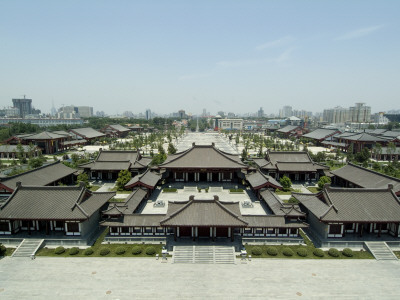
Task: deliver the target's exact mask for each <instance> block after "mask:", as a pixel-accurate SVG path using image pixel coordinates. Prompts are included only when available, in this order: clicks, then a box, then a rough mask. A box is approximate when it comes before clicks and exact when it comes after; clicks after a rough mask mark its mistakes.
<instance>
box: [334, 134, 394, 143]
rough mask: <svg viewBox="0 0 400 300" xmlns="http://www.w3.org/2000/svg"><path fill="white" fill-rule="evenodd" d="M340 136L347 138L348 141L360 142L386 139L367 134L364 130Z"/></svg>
mask: <svg viewBox="0 0 400 300" xmlns="http://www.w3.org/2000/svg"><path fill="white" fill-rule="evenodd" d="M340 137H341V138H342V139H343V140H348V141H360V142H384V141H386V139H383V138H381V137H378V136H374V135H371V134H368V133H366V132H362V133H358V134H355V135H350V136H340Z"/></svg>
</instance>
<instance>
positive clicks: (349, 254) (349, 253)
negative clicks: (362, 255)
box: [342, 248, 354, 257]
mask: <svg viewBox="0 0 400 300" xmlns="http://www.w3.org/2000/svg"><path fill="white" fill-rule="evenodd" d="M342 254H343V255H344V256H347V257H352V256H353V255H354V253H353V250H351V249H350V248H344V249H343V251H342Z"/></svg>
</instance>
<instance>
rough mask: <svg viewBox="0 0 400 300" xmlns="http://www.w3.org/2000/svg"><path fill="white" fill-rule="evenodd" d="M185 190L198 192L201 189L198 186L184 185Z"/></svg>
mask: <svg viewBox="0 0 400 300" xmlns="http://www.w3.org/2000/svg"><path fill="white" fill-rule="evenodd" d="M183 190H184V191H185V192H193V193H198V192H199V190H198V189H197V186H184V187H183Z"/></svg>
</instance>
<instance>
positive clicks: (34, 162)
mask: <svg viewBox="0 0 400 300" xmlns="http://www.w3.org/2000/svg"><path fill="white" fill-rule="evenodd" d="M28 165H29V167H30V168H32V169H36V168H39V167H41V166H43V160H42V159H41V158H40V157H36V158H34V157H33V158H31V159H30V160H29V162H28Z"/></svg>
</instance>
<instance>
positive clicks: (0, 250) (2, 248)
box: [0, 244, 7, 256]
mask: <svg viewBox="0 0 400 300" xmlns="http://www.w3.org/2000/svg"><path fill="white" fill-rule="evenodd" d="M6 250H7V249H6V246H4V245H3V244H0V256H3V255H6Z"/></svg>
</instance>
